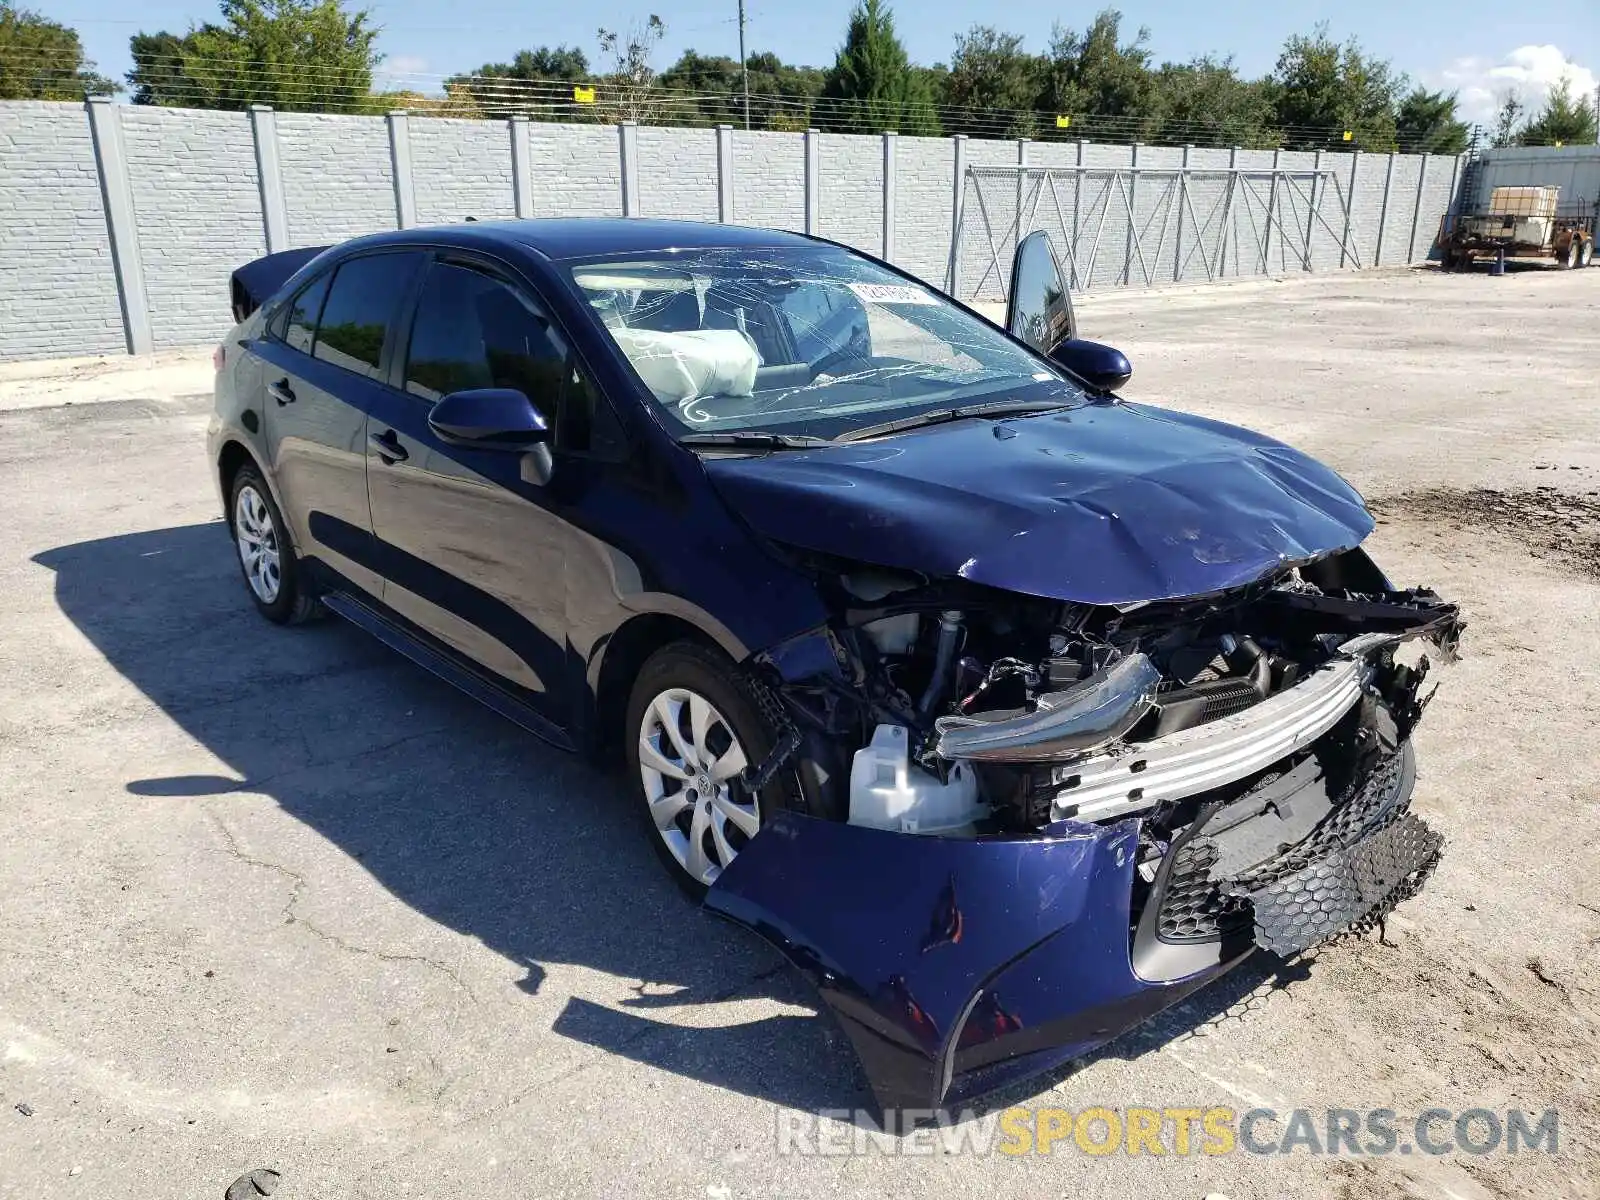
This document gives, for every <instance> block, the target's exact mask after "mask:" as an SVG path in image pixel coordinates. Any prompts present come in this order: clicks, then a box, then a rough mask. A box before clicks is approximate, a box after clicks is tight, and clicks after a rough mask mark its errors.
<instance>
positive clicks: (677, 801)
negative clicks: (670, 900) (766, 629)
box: [623, 641, 817, 900]
mask: <svg viewBox="0 0 1600 1200" xmlns="http://www.w3.org/2000/svg"><path fill="white" fill-rule="evenodd" d="M626 722H627V723H626V725H625V726H624V729H623V739H624V745H625V749H626V755H627V764H628V778H627V785H628V786H629V787H630V788H631V790H632V792H633V795H634V800H633V802H632V803H633V806H634V808H635V810H636V811H637V813H638V814H639V819H640V821H641V822H642V827H643V829H644V831H645V834H646V836H647V837H648V838H649V840H650V844H651V846H652V848H653V849H654V850H655V852H656V854H657V856H658V857H659V858H660V859H661V862H662V865H663V866H665V867H666V869H667V872H668V873H669V874H670V875H671V876H672V877H673V879H674V881H675V882H676V883H677V884H678V886H679V887H681V888H682V889H683V890H684V891H685V892H686V893H687V894H688V895H689V896H691V897H692V898H694V899H695V900H703V899H704V898H705V894H706V890H707V889H708V888H709V886H710V885H711V884H712V883H713V882H715V880H716V878H717V876H718V875H720V874H721V872H722V869H723V868H724V867H726V866H727V865H728V863H729V862H731V861H732V859H733V858H734V857H736V856H737V854H738V851H739V850H740V849H742V848H743V847H744V845H745V844H747V843H748V842H749V840H750V838H752V837H754V836H755V834H756V832H757V831H758V830H759V829H760V828H761V826H762V825H763V824H765V823H766V822H767V821H768V820H770V818H771V817H772V815H773V814H774V813H777V812H780V811H789V812H805V813H813V812H815V811H816V807H817V806H816V805H815V804H813V803H812V802H811V801H809V800H808V799H807V791H808V789H807V788H806V787H805V786H804V785H803V783H802V775H803V773H804V764H803V763H802V761H801V759H800V756H799V755H798V754H797V755H796V758H795V759H794V760H793V761H791V762H790V763H789V764H788V765H787V766H785V767H784V769H783V770H780V771H779V772H778V773H777V775H776V776H774V777H773V779H772V781H771V782H770V783H768V784H767V786H766V787H764V788H762V789H761V791H760V793H759V794H757V795H754V796H752V795H750V794H749V793H748V792H747V791H746V790H745V789H744V787H743V784H742V783H740V782H739V779H738V775H739V772H740V771H742V770H743V769H744V768H746V767H748V768H749V769H750V770H755V769H756V768H757V767H759V766H760V765H761V763H762V762H763V761H764V760H765V759H766V758H767V756H768V755H769V754H771V753H772V750H773V748H774V747H775V746H776V745H778V742H779V740H780V738H781V737H782V735H783V726H784V722H785V718H784V716H783V711H782V709H781V707H780V706H779V704H778V701H777V698H776V697H775V696H773V695H772V693H771V692H770V690H768V689H767V688H765V687H764V686H763V685H762V684H760V683H759V682H758V681H757V680H755V679H754V678H752V677H751V676H750V674H749V673H748V672H746V671H745V670H743V669H742V668H741V667H739V665H738V664H737V663H734V662H733V661H731V660H730V659H729V658H728V657H727V656H726V655H724V654H722V653H721V652H720V651H717V650H713V649H711V648H710V647H707V646H704V645H701V644H699V643H697V642H689V641H683V642H674V643H672V644H671V645H669V646H666V647H664V648H663V649H661V650H658V651H657V652H656V653H655V654H654V655H652V656H651V657H650V659H649V660H648V661H647V662H646V663H645V664H644V666H643V667H642V668H641V669H640V671H639V676H638V678H637V679H636V680H635V681H634V685H633V693H632V695H631V696H630V698H629V700H628V710H627V717H626ZM707 793H709V794H707Z"/></svg>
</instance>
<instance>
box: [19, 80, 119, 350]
mask: <svg viewBox="0 0 1600 1200" xmlns="http://www.w3.org/2000/svg"><path fill="white" fill-rule="evenodd" d="M127 349H128V344H127V339H126V337H125V335H124V333H123V322H122V309H121V305H120V303H119V301H118V293H117V278H116V271H115V269H114V267H113V265H112V261H111V239H110V235H109V234H108V233H107V229H106V211H105V201H104V199H103V197H102V195H101V191H100V175H99V171H98V170H97V168H96V166H95V156H94V144H93V141H92V139H91V137H90V133H89V125H88V122H87V121H85V120H84V113H83V106H82V105H81V104H48V103H43V102H34V101H24V102H19V103H15V104H0V360H3V359H14V358H57V357H63V356H68V355H77V354H118V353H125V352H126V351H127Z"/></svg>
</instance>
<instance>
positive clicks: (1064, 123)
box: [1056, 117, 1072, 129]
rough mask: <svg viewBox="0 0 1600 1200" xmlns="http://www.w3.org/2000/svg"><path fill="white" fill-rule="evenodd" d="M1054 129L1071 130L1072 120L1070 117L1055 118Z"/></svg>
mask: <svg viewBox="0 0 1600 1200" xmlns="http://www.w3.org/2000/svg"><path fill="white" fill-rule="evenodd" d="M1056 128H1057V129H1071V128H1072V118H1071V117H1057V118H1056Z"/></svg>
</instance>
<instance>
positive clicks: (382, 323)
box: [312, 253, 422, 379]
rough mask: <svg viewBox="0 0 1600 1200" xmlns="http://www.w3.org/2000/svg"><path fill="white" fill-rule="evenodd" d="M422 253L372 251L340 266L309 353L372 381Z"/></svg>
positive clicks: (335, 274) (376, 373)
mask: <svg viewBox="0 0 1600 1200" xmlns="http://www.w3.org/2000/svg"><path fill="white" fill-rule="evenodd" d="M421 257H422V256H421V255H420V254H415V253H405V254H371V255H367V256H365V257H363V258H352V259H350V260H349V261H348V262H346V263H343V264H341V265H340V267H339V269H338V270H337V271H336V272H335V273H334V276H333V286H332V287H331V288H330V289H329V291H328V299H327V302H326V303H325V304H324V305H323V306H322V319H321V321H319V322H318V324H317V340H316V344H315V347H314V348H313V350H312V355H313V357H315V358H320V359H323V360H324V361H326V362H330V363H333V364H334V365H335V366H340V367H343V368H345V369H346V370H347V371H354V372H356V373H357V374H359V375H367V376H370V377H372V378H374V379H376V378H377V377H378V364H379V362H380V361H381V360H382V357H383V339H384V336H385V334H386V332H387V330H388V327H389V322H390V321H391V320H392V319H393V317H394V313H395V309H396V307H397V306H398V305H399V303H400V299H401V296H402V294H403V293H404V292H405V289H406V287H407V286H408V285H409V284H410V282H411V277H412V274H413V272H415V270H416V268H417V264H418V262H420V261H421Z"/></svg>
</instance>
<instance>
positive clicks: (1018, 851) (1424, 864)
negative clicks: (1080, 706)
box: [706, 744, 1440, 1111]
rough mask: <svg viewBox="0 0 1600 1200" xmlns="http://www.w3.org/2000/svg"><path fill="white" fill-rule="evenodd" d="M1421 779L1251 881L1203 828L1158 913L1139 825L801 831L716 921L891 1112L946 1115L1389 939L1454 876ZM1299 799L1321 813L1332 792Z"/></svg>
mask: <svg viewBox="0 0 1600 1200" xmlns="http://www.w3.org/2000/svg"><path fill="white" fill-rule="evenodd" d="M1410 763H1411V760H1410V753H1409V744H1408V745H1407V746H1406V747H1405V748H1403V750H1402V752H1401V753H1400V754H1397V755H1395V756H1393V760H1392V764H1391V768H1390V769H1388V770H1384V771H1379V772H1375V773H1374V777H1373V779H1372V781H1371V782H1370V783H1369V784H1368V785H1367V786H1365V787H1364V789H1363V791H1362V794H1361V796H1360V797H1358V798H1357V800H1356V801H1355V802H1353V803H1351V804H1348V805H1345V806H1343V807H1341V808H1340V809H1339V810H1338V812H1337V813H1336V815H1335V816H1334V817H1333V818H1332V819H1330V820H1328V821H1325V822H1324V824H1323V826H1322V827H1321V828H1320V829H1319V830H1318V832H1317V833H1315V834H1313V835H1312V837H1311V838H1309V839H1307V840H1306V841H1305V842H1304V843H1302V845H1301V846H1300V847H1297V848H1295V849H1293V850H1289V851H1284V852H1283V853H1282V854H1280V855H1278V856H1276V857H1272V858H1269V860H1268V861H1267V862H1265V863H1260V864H1257V865H1255V866H1253V867H1251V868H1249V869H1247V870H1243V871H1240V872H1239V873H1238V874H1237V875H1233V876H1226V875H1222V874H1220V873H1219V872H1218V871H1217V869H1216V868H1217V864H1218V863H1219V862H1225V859H1224V858H1223V857H1222V856H1221V855H1220V854H1219V853H1218V844H1217V841H1218V840H1217V839H1211V838H1209V837H1208V835H1207V832H1206V829H1205V827H1204V825H1203V824H1202V825H1198V826H1197V830H1198V832H1197V834H1196V836H1194V837H1192V838H1191V839H1190V845H1189V853H1180V852H1178V851H1181V849H1182V848H1175V853H1174V854H1172V855H1170V856H1169V858H1168V859H1167V861H1166V863H1165V864H1164V866H1163V872H1162V875H1161V877H1160V879H1159V880H1158V882H1157V885H1156V887H1155V888H1153V889H1151V890H1150V891H1149V892H1148V893H1147V894H1146V895H1145V896H1144V898H1143V902H1142V909H1141V911H1139V912H1136V911H1135V910H1134V896H1135V894H1136V889H1135V872H1136V858H1137V853H1138V849H1139V844H1140V836H1139V821H1138V820H1136V819H1130V820H1126V821H1121V822H1118V823H1116V824H1111V825H1089V824H1082V823H1079V822H1076V821H1060V822H1057V823H1055V824H1053V825H1051V826H1049V827H1048V828H1046V829H1045V830H1044V831H1042V833H1041V834H1039V835H1037V836H1032V837H992V838H976V839H958V838H931V837H921V836H917V835H914V834H903V833H896V832H890V831H885V830H878V829H869V828H864V827H861V826H853V825H842V824H838V823H836V822H831V821H823V820H817V819H814V818H810V817H804V816H800V815H797V814H791V813H782V814H779V815H778V816H777V817H776V818H774V819H773V820H772V821H771V822H770V823H769V824H768V825H766V826H764V827H763V828H762V831H761V832H760V833H759V834H758V835H757V836H756V837H755V838H754V839H752V840H751V842H750V843H749V845H748V846H746V847H745V849H744V850H743V851H741V852H740V854H739V856H738V857H737V858H736V859H735V860H734V861H733V862H732V863H731V864H730V865H729V866H728V868H727V869H726V870H725V871H724V872H723V873H722V875H721V876H720V877H719V878H718V879H717V881H716V882H715V883H714V884H713V885H712V887H711V889H710V891H709V893H708V894H707V896H706V905H707V907H709V908H710V909H711V910H712V911H714V912H716V913H718V914H719V915H721V916H723V917H726V918H728V919H729V920H732V921H734V922H736V923H738V924H741V925H744V926H746V927H747V928H749V929H751V930H753V931H754V932H756V933H758V934H760V935H761V936H762V937H764V938H766V939H767V940H769V941H770V942H772V943H773V944H774V945H776V946H777V947H778V948H779V949H780V950H782V951H783V952H784V954H785V955H787V956H788V958H789V959H790V960H791V961H792V962H793V963H794V964H795V965H796V966H798V967H799V968H800V969H801V971H802V972H804V973H805V974H806V975H807V976H808V977H809V978H810V980H811V981H812V983H813V984H814V985H815V986H816V988H817V990H818V991H819V993H820V994H821V996H822V999H823V1001H824V1002H825V1003H826V1004H827V1005H828V1007H829V1008H830V1009H831V1010H832V1011H833V1013H834V1015H835V1017H836V1018H837V1019H838V1021H839V1023H840V1025H841V1026H842V1027H843V1029H844V1031H845V1033H846V1035H847V1036H848V1037H849V1039H850V1042H851V1044H852V1046H853V1047H854V1048H855V1051H856V1054H857V1056H858V1057H859V1059H860V1061H861V1064H862V1067H863V1069H864V1070H865V1073H866V1076H867V1079H868V1081H869V1083H870V1085H871V1087H872V1090H873V1094H874V1097H875V1099H876V1100H877V1102H878V1104H879V1105H880V1106H881V1107H882V1108H883V1109H884V1110H885V1111H893V1110H905V1109H938V1108H941V1107H948V1106H951V1105H955V1104H959V1103H962V1102H964V1101H967V1100H970V1099H971V1098H973V1097H976V1096H979V1095H982V1094H984V1093H986V1092H989V1091H992V1090H994V1089H995V1088H997V1087H1001V1086H1004V1085H1006V1084H1008V1083H1012V1082H1015V1081H1018V1080H1021V1079H1026V1078H1028V1077H1030V1076H1033V1075H1037V1074H1039V1073H1040V1072H1043V1071H1047V1070H1049V1069H1051V1068H1052V1067H1055V1066H1057V1065H1059V1064H1060V1063H1063V1062H1065V1061H1067V1060H1069V1059H1071V1058H1075V1057H1077V1056H1079V1055H1081V1054H1084V1053H1086V1052H1087V1051H1089V1050H1091V1049H1093V1048H1094V1047H1096V1046H1099V1045H1102V1044H1103V1043H1105V1042H1107V1041H1110V1040H1111V1039H1112V1038H1114V1037H1116V1036H1117V1035H1118V1034H1121V1033H1123V1032H1124V1031H1126V1030H1128V1029H1130V1028H1132V1027H1133V1026H1135V1025H1138V1024H1139V1023H1141V1022H1143V1021H1145V1020H1147V1019H1148V1018H1149V1017H1151V1016H1153V1015H1154V1014H1156V1013H1158V1012H1160V1011H1161V1010H1162V1009H1164V1008H1167V1007H1168V1006H1170V1005H1172V1004H1175V1003H1177V1002H1178V1001H1180V1000H1182V999H1184V998H1185V997H1186V996H1188V995H1190V994H1191V993H1193V992H1195V991H1197V990H1198V989H1200V988H1202V987H1204V986H1205V985H1206V984H1208V983H1210V982H1211V981H1213V980H1214V979H1216V978H1218V977H1219V976H1220V975H1222V974H1223V973H1225V972H1226V971H1228V970H1229V969H1230V968H1232V967H1233V966H1235V965H1237V964H1238V963H1239V962H1240V961H1242V959H1243V958H1245V957H1246V956H1248V955H1249V954H1250V953H1251V952H1252V951H1253V949H1254V948H1255V947H1256V946H1257V945H1260V946H1264V947H1267V948H1269V949H1272V950H1274V951H1277V952H1278V953H1281V954H1292V953H1297V952H1299V951H1302V950H1304V949H1307V948H1308V947H1310V946H1312V945H1315V944H1317V943H1319V942H1322V941H1325V940H1327V939H1328V938H1330V937H1333V936H1335V935H1337V934H1339V933H1341V932H1343V931H1346V930H1348V929H1350V928H1351V927H1352V926H1356V927H1361V926H1363V925H1365V924H1367V923H1370V922H1371V921H1373V920H1378V919H1381V918H1382V917H1383V916H1384V915H1386V914H1387V913H1388V911H1389V910H1390V909H1392V908H1393V907H1394V905H1395V904H1397V903H1399V902H1400V901H1401V900H1403V899H1405V898H1407V897H1408V896H1410V895H1412V894H1414V892H1415V891H1416V888H1417V886H1419V885H1420V883H1421V881H1422V879H1424V878H1425V877H1426V876H1427V874H1428V873H1429V872H1430V871H1431V870H1432V868H1433V865H1434V864H1435V863H1436V862H1437V860H1438V857H1439V849H1440V847H1439V838H1438V835H1437V834H1434V833H1433V832H1432V831H1431V830H1429V829H1428V828H1427V827H1426V826H1425V825H1423V824H1422V822H1421V821H1420V820H1418V819H1417V818H1416V817H1415V816H1412V815H1410V814H1409V813H1407V812H1406V811H1405V810H1406V804H1407V802H1408V801H1409V798H1410V791H1411V784H1412V781H1413V778H1414V776H1413V772H1412V770H1411V766H1410ZM1292 782H1293V783H1294V786H1295V788H1296V789H1298V791H1299V792H1300V793H1301V794H1302V795H1304V794H1306V793H1307V792H1308V791H1309V790H1310V789H1311V788H1313V787H1314V785H1315V784H1316V783H1317V782H1318V781H1317V780H1307V779H1301V780H1295V781H1292ZM1284 807H1285V808H1286V809H1287V808H1289V807H1290V806H1288V805H1285V806H1284ZM1174 864H1177V867H1178V869H1177V870H1175V869H1174ZM1196 868H1198V869H1196ZM1180 871H1186V872H1187V873H1188V875H1187V877H1185V878H1180V877H1179V874H1180ZM1202 902H1203V903H1204V905H1205V906H1206V907H1207V908H1208V909H1209V910H1210V911H1211V912H1212V913H1214V914H1216V913H1220V914H1221V918H1220V921H1221V923H1220V924H1219V925H1217V926H1215V927H1212V928H1209V929H1206V930H1200V931H1198V932H1199V933H1200V934H1201V936H1199V937H1193V936H1187V935H1191V934H1194V933H1195V932H1196V930H1194V929H1193V928H1192V927H1191V928H1186V927H1183V926H1182V925H1181V919H1182V912H1181V911H1180V910H1183V909H1184V908H1185V906H1188V907H1190V908H1194V907H1196V906H1197V905H1198V904H1200V903H1202ZM1230 915H1231V916H1232V917H1233V918H1235V919H1234V921H1233V924H1232V925H1231V926H1230V925H1228V924H1227V920H1228V917H1229V916H1230ZM1130 930H1133V933H1132V935H1131V937H1130Z"/></svg>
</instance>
